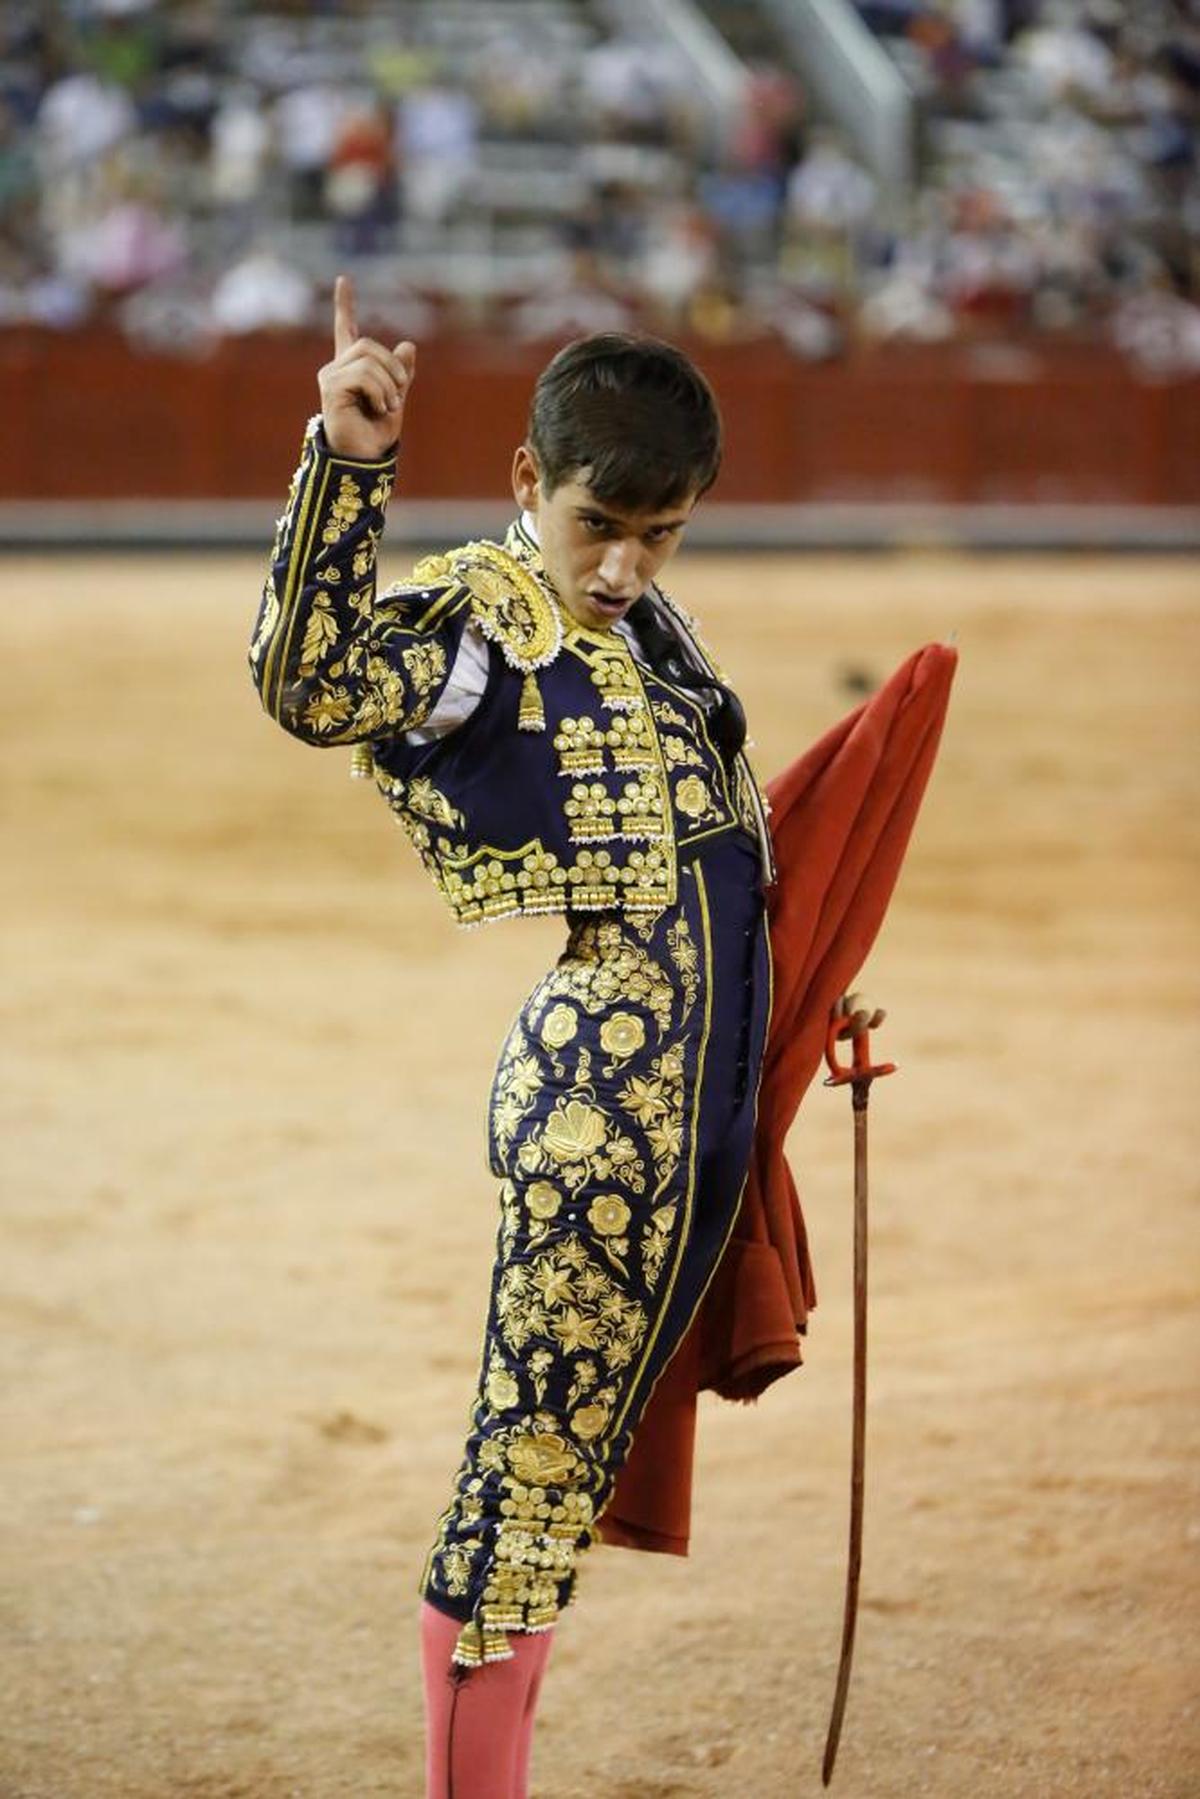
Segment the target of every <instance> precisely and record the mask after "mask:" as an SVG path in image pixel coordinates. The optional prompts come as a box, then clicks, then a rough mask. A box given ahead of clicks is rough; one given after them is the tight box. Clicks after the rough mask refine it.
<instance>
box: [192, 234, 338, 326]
mask: <svg viewBox="0 0 1200 1799" xmlns="http://www.w3.org/2000/svg"><path fill="white" fill-rule="evenodd" d="M312 300H313V289H312V283H311V282H310V281H309V280H308V278H307V276H305V275H303V274H301V272H300V270H299V269H297V268H294V267H292V266H291V265H290V264H289V263H287V262H285V261H284V260H283V258H282V257H281V256H280V255H279V254H278V252H277V251H275V250H274V249H272V248H271V247H270V245H267V244H263V245H260V246H258V247H257V248H255V249H253V250H252V251H251V252H250V254H249V255H248V256H246V257H244V258H243V260H242V261H241V262H239V263H235V264H234V266H233V267H232V268H231V269H228V270H227V271H226V272H225V274H223V275H222V276H221V278H220V280H219V281H218V282H217V285H216V287H215V288H214V289H213V295H212V303H211V309H212V319H213V323H214V325H215V326H216V328H217V330H218V331H219V332H230V333H232V334H234V335H240V334H241V333H243V332H247V331H264V330H276V329H280V328H283V329H287V328H288V327H293V328H294V327H296V326H301V325H307V324H308V323H309V322H310V316H311V312H312Z"/></svg>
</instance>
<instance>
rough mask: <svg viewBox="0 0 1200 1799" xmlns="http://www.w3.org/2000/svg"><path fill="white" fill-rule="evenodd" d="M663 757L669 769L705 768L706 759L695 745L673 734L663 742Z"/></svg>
mask: <svg viewBox="0 0 1200 1799" xmlns="http://www.w3.org/2000/svg"><path fill="white" fill-rule="evenodd" d="M662 746H663V756H664V757H665V758H666V764H667V767H668V768H703V767H704V757H703V756H702V755H701V754H700V752H699V751H698V750H697V748H696V747H695V745H694V744H691V743H688V741H687V739H686V738H683V737H678V736H676V735H675V733H674V732H672V733H671V734H670V735H669V736H666V737H664V738H663V740H662Z"/></svg>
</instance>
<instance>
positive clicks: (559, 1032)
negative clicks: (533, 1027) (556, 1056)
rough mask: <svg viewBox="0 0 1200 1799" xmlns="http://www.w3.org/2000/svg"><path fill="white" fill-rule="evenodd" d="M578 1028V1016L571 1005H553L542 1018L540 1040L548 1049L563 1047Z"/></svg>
mask: <svg viewBox="0 0 1200 1799" xmlns="http://www.w3.org/2000/svg"><path fill="white" fill-rule="evenodd" d="M578 1029H579V1018H578V1015H577V1014H576V1012H575V1011H574V1009H573V1008H572V1007H571V1006H564V1005H557V1006H554V1007H553V1008H552V1009H551V1010H550V1011H549V1012H547V1014H546V1016H545V1017H544V1018H543V1020H542V1026H541V1038H542V1042H543V1043H544V1044H545V1045H546V1047H547V1048H548V1049H563V1048H564V1047H565V1046H566V1045H567V1044H568V1043H570V1041H571V1039H572V1037H574V1035H575V1033H576V1031H577V1030H578Z"/></svg>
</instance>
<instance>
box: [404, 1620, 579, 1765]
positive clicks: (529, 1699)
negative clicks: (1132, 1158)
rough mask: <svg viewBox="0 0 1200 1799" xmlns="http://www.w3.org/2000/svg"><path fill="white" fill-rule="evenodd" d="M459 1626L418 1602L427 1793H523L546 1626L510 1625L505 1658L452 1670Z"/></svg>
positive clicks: (547, 1637)
mask: <svg viewBox="0 0 1200 1799" xmlns="http://www.w3.org/2000/svg"><path fill="white" fill-rule="evenodd" d="M461 1628H462V1626H461V1624H460V1623H459V1622H458V1620H457V1619H456V1618H448V1617H447V1616H446V1614H445V1613H444V1612H439V1611H438V1609H437V1607H436V1606H433V1605H430V1604H429V1603H428V1601H426V1602H425V1603H424V1604H422V1606H421V1664H422V1667H423V1669H424V1674H425V1795H426V1799H525V1794H526V1782H527V1780H528V1775H529V1754H530V1747H531V1745H532V1742H533V1719H534V1712H535V1710H536V1707H537V1699H538V1693H539V1691H540V1690H541V1684H542V1675H543V1674H544V1672H545V1668H546V1661H547V1658H548V1657H549V1654H550V1639H551V1637H552V1635H553V1632H552V1631H539V1632H538V1633H537V1635H535V1636H529V1635H527V1634H525V1633H524V1632H520V1631H514V1632H513V1634H512V1636H511V1637H510V1639H509V1641H510V1643H511V1644H512V1649H513V1656H512V1660H511V1661H506V1662H487V1663H486V1664H485V1665H484V1666H483V1667H482V1668H473V1669H472V1670H471V1671H470V1673H468V1674H467V1675H466V1678H465V1679H458V1680H456V1679H455V1678H454V1670H453V1667H452V1663H451V1656H452V1654H453V1652H454V1645H455V1643H456V1641H457V1640H458V1633H459V1631H460V1630H461Z"/></svg>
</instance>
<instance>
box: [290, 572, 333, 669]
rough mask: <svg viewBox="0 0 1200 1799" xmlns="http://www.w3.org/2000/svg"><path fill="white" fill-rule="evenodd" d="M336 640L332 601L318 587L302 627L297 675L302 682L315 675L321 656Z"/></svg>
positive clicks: (322, 589)
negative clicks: (302, 634)
mask: <svg viewBox="0 0 1200 1799" xmlns="http://www.w3.org/2000/svg"><path fill="white" fill-rule="evenodd" d="M336 640H337V619H336V618H335V616H334V611H333V601H332V600H331V599H330V597H329V595H328V593H327V592H326V591H325V589H324V588H322V587H319V588H318V589H317V591H316V593H315V594H314V595H313V603H312V611H311V612H310V613H309V615H308V620H307V622H306V624H305V626H304V639H303V642H302V643H301V646H300V664H299V668H298V670H297V673H298V674H299V675H300V677H301V679H302V680H307V679H308V677H309V676H310V675H312V674H313V673H315V671H316V669H317V666H318V664H319V663H320V661H321V658H322V656H324V654H325V652H326V650H328V649H329V648H330V646H331V645H332V644H333V643H334V642H336Z"/></svg>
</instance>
